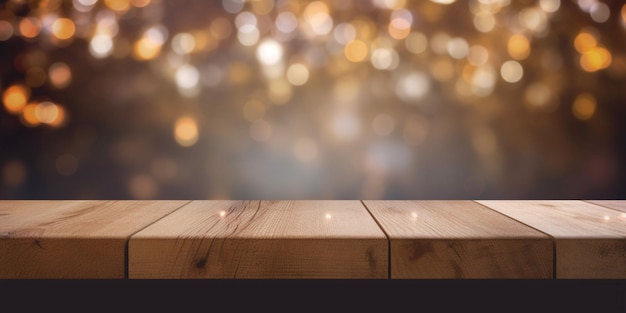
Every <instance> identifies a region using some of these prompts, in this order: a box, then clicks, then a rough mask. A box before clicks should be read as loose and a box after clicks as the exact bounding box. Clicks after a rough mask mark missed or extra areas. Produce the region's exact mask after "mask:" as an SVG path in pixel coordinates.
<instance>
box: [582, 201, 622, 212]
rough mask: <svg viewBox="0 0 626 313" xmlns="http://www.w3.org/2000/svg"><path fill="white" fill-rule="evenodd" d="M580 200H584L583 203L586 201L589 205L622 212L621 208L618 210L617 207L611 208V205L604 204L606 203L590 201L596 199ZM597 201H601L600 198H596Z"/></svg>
mask: <svg viewBox="0 0 626 313" xmlns="http://www.w3.org/2000/svg"><path fill="white" fill-rule="evenodd" d="M580 201H582V202H584V203H587V204H591V205H595V206H599V207H601V208H605V209H609V210H611V211H615V212H619V213H623V212H622V211H621V210H618V209H615V208H612V207H609V206H606V205H604V204H599V203H594V202H591V201H596V200H580ZM597 201H602V200H597Z"/></svg>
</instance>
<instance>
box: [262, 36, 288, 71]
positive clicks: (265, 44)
mask: <svg viewBox="0 0 626 313" xmlns="http://www.w3.org/2000/svg"><path fill="white" fill-rule="evenodd" d="M256 57H257V59H258V60H259V62H261V64H263V65H273V64H277V63H279V62H281V61H282V58H283V46H281V45H280V43H278V42H277V41H276V40H273V39H265V40H263V41H262V42H261V44H259V47H258V48H257V50H256Z"/></svg>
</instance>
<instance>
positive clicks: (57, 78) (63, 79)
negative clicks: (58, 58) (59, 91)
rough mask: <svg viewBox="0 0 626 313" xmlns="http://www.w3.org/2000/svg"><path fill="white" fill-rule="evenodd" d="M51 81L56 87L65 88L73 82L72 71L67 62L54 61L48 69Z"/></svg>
mask: <svg viewBox="0 0 626 313" xmlns="http://www.w3.org/2000/svg"><path fill="white" fill-rule="evenodd" d="M48 75H49V76H50V82H51V83H52V85H54V87H56V88H65V87H67V86H68V85H69V84H70V83H71V82H72V71H71V70H70V67H69V66H67V64H65V63H61V62H58V63H54V64H52V65H50V69H48Z"/></svg>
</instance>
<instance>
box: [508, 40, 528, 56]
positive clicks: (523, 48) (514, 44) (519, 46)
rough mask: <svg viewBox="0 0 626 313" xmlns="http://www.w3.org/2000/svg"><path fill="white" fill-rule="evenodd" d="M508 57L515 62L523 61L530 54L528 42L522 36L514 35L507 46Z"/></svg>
mask: <svg viewBox="0 0 626 313" xmlns="http://www.w3.org/2000/svg"><path fill="white" fill-rule="evenodd" d="M507 50H508V51H509V55H510V56H511V57H512V58H514V59H516V60H524V59H526V58H527V57H528V55H529V54H530V42H529V41H528V39H527V38H526V36H524V35H520V34H515V35H513V36H511V37H510V38H509V41H508V44H507Z"/></svg>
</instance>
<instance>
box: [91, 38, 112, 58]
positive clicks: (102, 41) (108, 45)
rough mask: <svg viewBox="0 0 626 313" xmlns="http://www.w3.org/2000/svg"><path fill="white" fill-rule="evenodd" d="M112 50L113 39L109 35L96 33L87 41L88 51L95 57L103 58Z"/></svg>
mask: <svg viewBox="0 0 626 313" xmlns="http://www.w3.org/2000/svg"><path fill="white" fill-rule="evenodd" d="M112 51H113V40H112V39H111V37H110V36H109V35H106V34H98V35H95V36H93V38H91V40H90V41H89V52H90V53H91V55H93V56H94V57H95V58H99V59H101V58H105V57H107V56H109V55H111V52H112Z"/></svg>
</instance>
